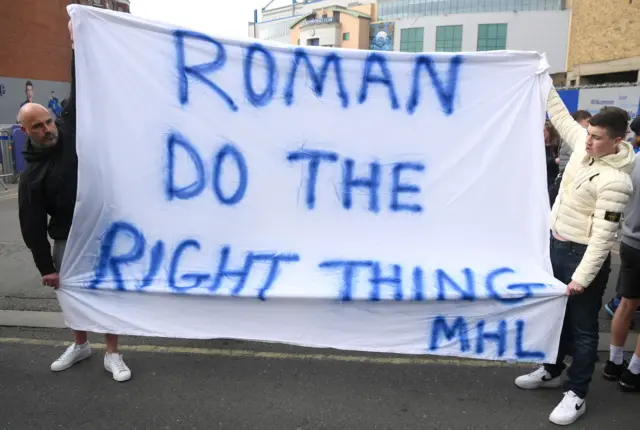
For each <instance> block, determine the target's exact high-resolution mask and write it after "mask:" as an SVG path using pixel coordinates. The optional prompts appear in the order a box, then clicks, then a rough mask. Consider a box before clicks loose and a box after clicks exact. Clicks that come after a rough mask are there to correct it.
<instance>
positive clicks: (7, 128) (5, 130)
mask: <svg viewBox="0 0 640 430" xmlns="http://www.w3.org/2000/svg"><path fill="white" fill-rule="evenodd" d="M12 133H13V130H12V126H11V125H0V187H2V188H4V189H5V190H8V189H9V187H7V184H6V182H9V183H12V184H13V183H15V182H16V171H15V159H14V156H13V138H12Z"/></svg>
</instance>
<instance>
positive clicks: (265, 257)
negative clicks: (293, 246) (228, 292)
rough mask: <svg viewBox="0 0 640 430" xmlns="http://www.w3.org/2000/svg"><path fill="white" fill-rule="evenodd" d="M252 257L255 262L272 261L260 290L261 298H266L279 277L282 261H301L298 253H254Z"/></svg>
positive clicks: (259, 295) (259, 296)
mask: <svg viewBox="0 0 640 430" xmlns="http://www.w3.org/2000/svg"><path fill="white" fill-rule="evenodd" d="M251 259H252V261H253V262H263V261H264V262H267V263H270V265H269V273H268V274H267V278H266V279H265V281H264V284H263V285H262V288H260V290H258V298H259V299H260V300H266V297H265V295H266V293H267V291H268V290H269V289H270V288H271V286H272V285H273V283H274V282H275V281H276V279H278V275H280V263H295V262H297V261H300V256H299V255H298V254H252V255H251ZM238 292H240V291H238ZM234 293H235V291H234ZM234 295H235V294H234Z"/></svg>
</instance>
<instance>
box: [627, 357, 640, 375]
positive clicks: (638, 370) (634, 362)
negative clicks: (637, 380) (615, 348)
mask: <svg viewBox="0 0 640 430" xmlns="http://www.w3.org/2000/svg"><path fill="white" fill-rule="evenodd" d="M629 372H631V373H633V374H634V375H640V357H638V356H637V355H635V354H633V358H632V359H631V363H629Z"/></svg>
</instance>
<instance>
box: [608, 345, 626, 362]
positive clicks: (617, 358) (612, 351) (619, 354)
mask: <svg viewBox="0 0 640 430" xmlns="http://www.w3.org/2000/svg"><path fill="white" fill-rule="evenodd" d="M609 360H611V361H613V363H614V364H617V365H621V364H622V362H623V361H624V347H623V346H613V345H610V346H609Z"/></svg>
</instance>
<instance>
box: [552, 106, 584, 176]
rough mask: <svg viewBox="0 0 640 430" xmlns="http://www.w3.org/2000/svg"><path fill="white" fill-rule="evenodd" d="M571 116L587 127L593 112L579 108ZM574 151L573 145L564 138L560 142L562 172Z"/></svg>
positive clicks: (559, 161) (559, 162)
mask: <svg viewBox="0 0 640 430" xmlns="http://www.w3.org/2000/svg"><path fill="white" fill-rule="evenodd" d="M571 116H572V117H573V119H574V121H575V122H577V123H578V124H580V125H581V126H583V127H584V128H585V129H586V128H587V127H588V126H589V120H590V119H591V114H590V113H589V112H588V111H586V110H577V111H575V112H574V113H572V114H571ZM572 152H573V150H572V149H571V146H570V145H569V144H567V142H565V141H564V140H562V141H561V142H560V150H559V151H558V166H559V168H560V173H562V172H564V169H565V167H567V163H568V162H569V158H570V157H571V153H572Z"/></svg>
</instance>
